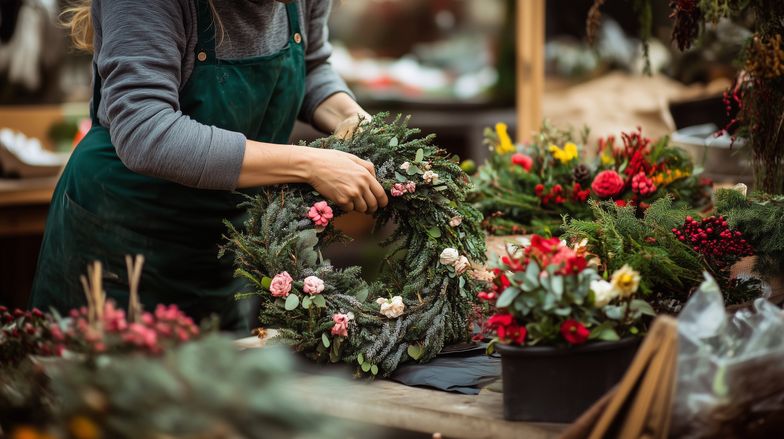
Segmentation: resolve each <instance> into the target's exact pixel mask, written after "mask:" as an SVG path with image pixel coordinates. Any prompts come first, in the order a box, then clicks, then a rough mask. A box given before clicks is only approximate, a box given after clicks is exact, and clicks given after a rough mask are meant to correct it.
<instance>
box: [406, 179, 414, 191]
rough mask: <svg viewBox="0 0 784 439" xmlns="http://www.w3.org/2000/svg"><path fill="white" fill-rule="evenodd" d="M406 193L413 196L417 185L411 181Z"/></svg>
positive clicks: (407, 185)
mask: <svg viewBox="0 0 784 439" xmlns="http://www.w3.org/2000/svg"><path fill="white" fill-rule="evenodd" d="M406 191H407V192H408V193H411V194H413V193H414V191H416V183H414V182H413V181H409V182H408V183H406Z"/></svg>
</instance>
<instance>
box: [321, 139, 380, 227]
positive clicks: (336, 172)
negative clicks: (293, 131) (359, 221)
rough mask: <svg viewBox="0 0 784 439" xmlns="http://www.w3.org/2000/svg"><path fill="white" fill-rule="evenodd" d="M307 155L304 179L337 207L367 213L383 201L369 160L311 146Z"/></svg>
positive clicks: (374, 209) (373, 210)
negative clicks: (308, 163) (308, 167)
mask: <svg viewBox="0 0 784 439" xmlns="http://www.w3.org/2000/svg"><path fill="white" fill-rule="evenodd" d="M308 155H310V156H311V158H310V159H309V160H308V161H309V162H310V164H311V166H310V170H309V172H308V178H307V180H308V183H310V185H311V186H313V188H314V189H315V190H316V191H318V193H320V194H321V195H324V197H326V198H327V199H329V200H331V201H333V202H335V203H337V204H338V205H339V206H340V208H341V209H343V210H345V211H347V212H350V211H352V210H356V211H358V212H362V213H369V212H375V211H376V209H378V208H379V207H384V206H386V205H387V202H388V199H387V194H386V191H384V188H383V187H381V184H379V182H378V180H376V171H375V168H374V167H373V164H372V163H370V162H369V161H367V160H362V159H360V158H359V157H357V156H355V155H352V154H348V153H345V152H342V151H335V150H330V149H312V148H311V149H310V151H308Z"/></svg>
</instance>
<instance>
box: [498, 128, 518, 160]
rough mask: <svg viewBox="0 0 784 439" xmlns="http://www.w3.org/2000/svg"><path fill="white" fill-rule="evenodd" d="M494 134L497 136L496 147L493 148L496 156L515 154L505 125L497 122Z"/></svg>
mask: <svg viewBox="0 0 784 439" xmlns="http://www.w3.org/2000/svg"><path fill="white" fill-rule="evenodd" d="M495 133H496V135H498V146H496V147H495V152H497V153H498V154H509V153H510V152H515V146H514V143H512V138H511V137H509V132H508V131H507V130H506V124H505V123H503V122H498V123H497V124H495Z"/></svg>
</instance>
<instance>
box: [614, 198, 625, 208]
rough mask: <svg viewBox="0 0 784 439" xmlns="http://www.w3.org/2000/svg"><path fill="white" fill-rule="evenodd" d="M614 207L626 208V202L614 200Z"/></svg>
mask: <svg viewBox="0 0 784 439" xmlns="http://www.w3.org/2000/svg"><path fill="white" fill-rule="evenodd" d="M615 205H616V206H619V207H626V200H615Z"/></svg>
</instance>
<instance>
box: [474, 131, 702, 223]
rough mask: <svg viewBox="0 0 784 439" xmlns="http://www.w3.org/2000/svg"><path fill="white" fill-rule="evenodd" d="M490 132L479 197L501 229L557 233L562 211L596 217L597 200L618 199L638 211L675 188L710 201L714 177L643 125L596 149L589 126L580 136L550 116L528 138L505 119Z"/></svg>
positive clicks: (691, 199)
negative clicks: (593, 204)
mask: <svg viewBox="0 0 784 439" xmlns="http://www.w3.org/2000/svg"><path fill="white" fill-rule="evenodd" d="M485 136H486V140H485V141H486V143H487V144H488V145H489V146H490V149H491V151H492V152H491V156H490V158H489V159H488V161H487V163H486V164H485V165H484V166H482V167H481V168H480V169H479V171H478V172H477V173H476V175H475V176H474V186H475V188H474V191H473V194H472V200H473V201H474V202H475V204H476V206H477V207H478V208H479V210H481V211H482V213H484V215H485V222H484V226H485V228H486V229H487V230H489V231H490V232H491V233H494V234H499V235H502V234H520V233H531V232H534V233H544V234H554V233H557V232H558V226H559V225H560V224H561V217H562V216H563V215H568V216H570V217H572V218H578V219H589V218H591V209H590V206H589V203H588V202H589V201H590V200H614V201H615V202H616V203H618V204H619V205H623V206H625V205H631V206H634V207H635V208H636V209H637V211H638V214H642V212H644V211H645V209H647V207H648V206H649V205H650V203H652V202H653V201H654V200H657V199H659V198H662V197H664V196H666V195H668V194H670V195H671V196H672V197H673V198H674V199H675V200H676V203H678V204H681V205H685V206H693V207H702V206H706V205H708V204H709V203H710V187H711V185H712V183H711V182H710V181H709V180H707V179H704V178H701V177H700V176H699V174H700V172H699V170H698V169H696V168H695V167H694V165H693V163H692V162H691V160H690V159H689V157H688V155H687V154H686V152H684V151H683V150H681V149H678V148H675V147H671V146H669V143H668V139H667V138H663V139H661V140H659V141H658V142H655V143H654V142H653V141H652V140H651V139H649V138H646V137H644V136H643V135H642V132H641V130H640V129H638V130H637V131H634V132H631V133H624V134H622V135H621V142H620V143H621V144H620V145H618V144H617V142H616V141H615V138H614V137H612V136H610V137H607V138H604V139H601V140H600V141H599V145H598V148H597V151H596V154H595V155H593V156H591V157H585V154H584V153H583V150H584V147H583V145H585V144H586V143H587V137H588V136H587V132H585V131H584V132H583V133H582V134H581V135H580V136H579V137H580V138H579V139H576V138H575V136H574V135H573V133H572V132H571V131H564V130H558V129H555V128H553V127H551V126H549V125H548V124H546V123H545V125H544V126H543V128H542V130H541V131H540V133H539V134H538V135H536V136H535V137H534V141H533V142H531V143H530V144H526V145H514V144H513V143H512V140H511V138H510V137H509V134H508V132H507V127H506V125H504V124H502V123H499V124H496V127H495V130H489V129H488V130H487V131H486V133H485Z"/></svg>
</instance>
